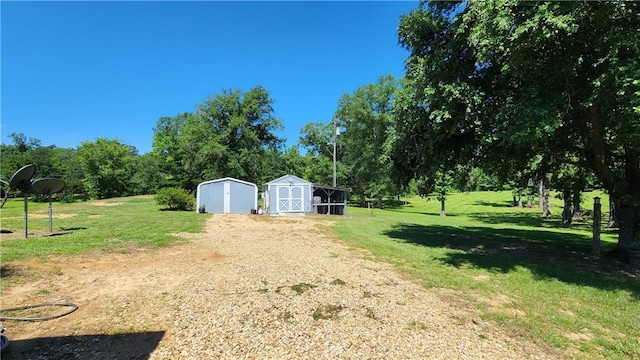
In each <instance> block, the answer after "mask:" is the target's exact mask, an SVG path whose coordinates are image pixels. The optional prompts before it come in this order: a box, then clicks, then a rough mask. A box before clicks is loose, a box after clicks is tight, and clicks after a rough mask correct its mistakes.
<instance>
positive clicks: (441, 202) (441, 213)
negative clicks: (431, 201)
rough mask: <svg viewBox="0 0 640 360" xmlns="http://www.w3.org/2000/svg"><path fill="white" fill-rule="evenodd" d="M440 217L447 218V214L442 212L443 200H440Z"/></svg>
mask: <svg viewBox="0 0 640 360" xmlns="http://www.w3.org/2000/svg"><path fill="white" fill-rule="evenodd" d="M440 216H447V213H446V211H445V210H444V199H443V200H440Z"/></svg>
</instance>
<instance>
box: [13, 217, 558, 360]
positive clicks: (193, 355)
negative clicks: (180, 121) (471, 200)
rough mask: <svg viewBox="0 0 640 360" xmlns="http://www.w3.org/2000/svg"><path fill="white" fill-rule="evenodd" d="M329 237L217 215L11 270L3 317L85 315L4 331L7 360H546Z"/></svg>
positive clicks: (450, 298)
mask: <svg viewBox="0 0 640 360" xmlns="http://www.w3.org/2000/svg"><path fill="white" fill-rule="evenodd" d="M328 226H331V218H330V217H320V216H318V217H316V216H307V217H268V216H257V215H253V216H250V215H214V216H212V217H211V219H210V220H209V221H208V223H207V226H206V231H205V232H204V233H201V234H196V235H194V234H181V236H185V237H188V238H189V240H190V242H189V243H188V244H183V245H177V246H172V247H166V248H162V249H156V250H148V249H147V250H140V249H131V250H130V251H128V252H127V253H123V254H115V253H93V254H88V255H82V256H77V257H55V258H51V259H49V260H47V261H45V262H42V261H40V262H35V261H32V262H29V263H24V264H21V265H20V266H19V267H15V266H14V267H12V268H10V269H7V271H13V272H14V273H15V276H23V277H24V278H25V279H26V281H25V282H24V283H23V284H21V285H17V286H12V287H10V288H9V289H8V290H5V291H3V294H2V307H3V308H5V307H9V306H15V305H17V304H27V303H39V302H44V301H73V302H75V303H77V304H78V305H79V309H78V310H77V311H76V312H75V313H73V314H71V315H68V316H65V317H63V318H59V319H56V320H51V321H47V322H40V323H16V322H11V323H9V322H5V323H3V326H5V327H6V328H7V331H6V334H7V336H9V338H10V339H11V344H10V347H9V351H7V352H5V353H3V359H5V356H6V359H12V358H13V359H23V358H25V359H26V358H30V359H58V358H59V359H73V358H76V359H216V358H222V359H526V358H530V359H532V358H535V359H538V358H540V359H542V358H545V359H546V358H554V355H553V353H552V352H550V351H549V350H548V349H545V348H542V347H539V346H537V345H535V344H533V343H531V342H529V341H527V340H526V339H523V338H514V337H511V336H510V335H509V334H506V333H505V332H504V331H502V330H501V329H500V328H498V327H496V326H494V325H492V324H491V323H487V322H485V321H483V320H481V319H480V317H479V316H478V314H476V313H474V312H472V311H471V310H468V309H465V308H464V307H463V306H461V304H462V303H463V301H460V299H461V298H463V295H462V294H457V293H454V292H451V291H446V290H441V289H424V288H423V287H421V286H420V285H419V284H417V283H416V282H414V281H411V280H409V279H406V278H405V277H403V276H401V275H399V274H398V273H397V272H395V271H394V270H393V268H392V267H391V266H389V265H386V264H384V263H380V262H376V261H373V260H370V259H369V257H368V254H367V253H366V252H365V251H363V250H360V249H355V248H352V247H349V246H346V245H344V244H342V243H340V242H338V241H336V240H335V238H334V237H333V236H332V235H331V233H330V231H328V230H327V227H328ZM25 269H27V270H25ZM456 299H457V300H456Z"/></svg>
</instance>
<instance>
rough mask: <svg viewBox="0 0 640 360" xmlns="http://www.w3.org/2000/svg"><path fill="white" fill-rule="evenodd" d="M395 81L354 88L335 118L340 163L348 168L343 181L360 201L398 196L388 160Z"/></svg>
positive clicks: (381, 80) (388, 79)
mask: <svg viewBox="0 0 640 360" xmlns="http://www.w3.org/2000/svg"><path fill="white" fill-rule="evenodd" d="M397 89H398V82H397V81H396V80H395V79H394V78H393V76H391V75H387V76H382V77H380V78H379V79H378V82H377V83H375V84H368V85H365V86H362V87H360V88H358V89H357V90H356V91H355V92H354V93H353V94H345V95H343V96H342V98H341V99H340V103H339V106H338V110H336V118H337V119H339V124H340V126H342V127H343V128H344V129H345V133H344V134H341V135H340V142H341V144H342V149H343V155H342V158H341V162H342V163H343V164H344V165H345V166H346V167H347V169H348V179H347V182H348V184H349V185H350V187H351V189H352V191H354V192H355V193H356V194H358V195H359V196H360V197H361V199H364V197H365V196H369V197H373V198H375V199H377V200H378V207H382V199H383V198H384V197H385V196H393V195H396V194H398V193H399V190H398V187H397V186H396V184H395V182H394V181H393V178H392V167H393V162H392V161H391V159H390V156H391V150H392V141H393V137H390V135H391V134H392V132H393V124H394V120H393V115H392V105H393V100H394V97H395V94H396V92H397Z"/></svg>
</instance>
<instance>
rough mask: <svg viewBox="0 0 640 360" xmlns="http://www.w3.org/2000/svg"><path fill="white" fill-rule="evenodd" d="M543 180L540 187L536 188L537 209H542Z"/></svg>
mask: <svg viewBox="0 0 640 360" xmlns="http://www.w3.org/2000/svg"><path fill="white" fill-rule="evenodd" d="M545 189H546V187H545V186H544V179H542V180H540V186H539V187H538V209H544V190H545Z"/></svg>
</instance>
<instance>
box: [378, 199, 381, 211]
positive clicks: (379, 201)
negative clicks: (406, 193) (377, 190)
mask: <svg viewBox="0 0 640 360" xmlns="http://www.w3.org/2000/svg"><path fill="white" fill-rule="evenodd" d="M378 209H382V198H381V197H378Z"/></svg>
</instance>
